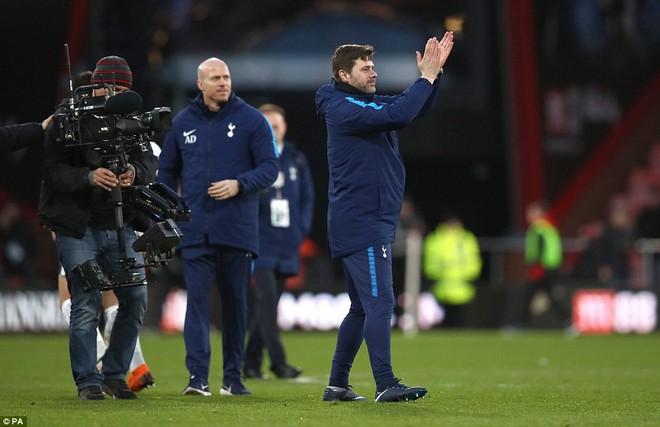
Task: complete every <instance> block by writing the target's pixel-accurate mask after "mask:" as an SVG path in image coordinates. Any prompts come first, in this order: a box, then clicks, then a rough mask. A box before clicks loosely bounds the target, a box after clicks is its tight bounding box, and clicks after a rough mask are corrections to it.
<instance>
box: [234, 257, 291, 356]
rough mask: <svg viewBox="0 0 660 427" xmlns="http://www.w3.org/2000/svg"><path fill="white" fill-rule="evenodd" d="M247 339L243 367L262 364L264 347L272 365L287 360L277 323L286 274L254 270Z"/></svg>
mask: <svg viewBox="0 0 660 427" xmlns="http://www.w3.org/2000/svg"><path fill="white" fill-rule="evenodd" d="M253 277H254V282H255V286H254V287H253V288H252V290H251V300H250V323H249V328H248V342H247V345H246V347H245V365H244V367H245V368H252V369H253V368H261V364H262V363H263V353H264V348H266V350H267V351H268V357H269V358H270V363H271V369H272V368H273V367H274V366H280V365H285V364H286V355H285V353H284V346H283V345H282V341H281V340H280V331H279V327H278V325H277V306H278V303H279V301H280V297H281V296H282V292H283V291H284V285H285V279H286V276H284V275H281V274H278V273H277V272H275V271H273V270H267V269H258V270H255V271H254V274H253Z"/></svg>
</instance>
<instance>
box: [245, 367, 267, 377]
mask: <svg viewBox="0 0 660 427" xmlns="http://www.w3.org/2000/svg"><path fill="white" fill-rule="evenodd" d="M243 377H244V378H257V379H260V380H267V379H268V375H266V374H264V373H263V372H261V369H259V368H243Z"/></svg>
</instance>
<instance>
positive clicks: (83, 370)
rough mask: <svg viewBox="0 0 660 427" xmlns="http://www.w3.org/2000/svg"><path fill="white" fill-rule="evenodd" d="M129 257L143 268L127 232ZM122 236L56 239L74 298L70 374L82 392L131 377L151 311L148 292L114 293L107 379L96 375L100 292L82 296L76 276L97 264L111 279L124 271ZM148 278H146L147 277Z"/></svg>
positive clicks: (106, 233) (104, 233)
mask: <svg viewBox="0 0 660 427" xmlns="http://www.w3.org/2000/svg"><path fill="white" fill-rule="evenodd" d="M124 239H125V243H126V256H127V257H128V258H135V259H136V262H137V263H138V264H143V263H144V262H143V259H142V255H141V254H140V253H138V252H135V251H134V250H133V248H132V245H133V242H134V241H135V232H134V231H133V228H131V227H126V228H125V229H124ZM117 240H118V239H117V230H101V229H96V228H91V227H87V230H86V231H85V236H84V237H83V238H82V239H76V238H74V237H70V236H65V235H63V234H58V235H57V239H56V242H57V248H58V251H59V254H60V262H61V264H62V266H63V267H64V271H65V272H66V278H67V281H68V284H69V290H70V292H71V323H70V325H69V354H70V357H71V371H72V372H73V378H74V380H75V382H76V386H77V387H78V390H81V389H83V388H85V387H89V386H91V385H100V384H101V380H102V378H105V379H124V378H125V377H126V373H127V372H128V369H129V366H130V363H131V358H132V357H133V352H134V351H135V343H136V342H137V338H138V335H139V333H140V328H141V327H142V319H143V318H144V313H145V312H146V310H147V287H146V286H144V285H138V286H126V287H120V288H116V289H114V293H115V294H116V295H117V299H118V300H119V308H118V310H117V317H116V319H115V323H114V326H113V328H112V333H111V335H110V342H109V343H108V349H107V351H106V353H105V355H104V356H103V374H101V373H99V372H98V370H97V369H96V363H97V358H98V357H99V356H100V355H99V356H97V354H96V328H97V327H98V324H99V309H100V305H101V292H99V291H96V290H92V291H89V292H84V291H83V280H82V278H81V277H80V276H79V275H78V274H75V273H73V272H72V271H71V269H72V268H73V267H75V266H76V265H79V264H82V263H84V262H85V261H87V260H89V259H94V260H96V262H97V263H98V265H99V266H100V267H101V269H102V270H103V272H104V273H105V274H106V275H107V276H108V277H111V276H113V275H114V274H116V273H117V272H119V271H120V269H121V268H120V264H119V246H118V242H117ZM142 277H144V273H142Z"/></svg>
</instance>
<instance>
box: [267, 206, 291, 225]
mask: <svg viewBox="0 0 660 427" xmlns="http://www.w3.org/2000/svg"><path fill="white" fill-rule="evenodd" d="M270 223H271V225H272V226H273V227H282V228H287V227H288V226H289V224H290V220H289V201H288V200H287V199H271V201H270Z"/></svg>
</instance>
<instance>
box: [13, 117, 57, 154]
mask: <svg viewBox="0 0 660 427" xmlns="http://www.w3.org/2000/svg"><path fill="white" fill-rule="evenodd" d="M52 119H53V116H50V117H48V118H47V119H46V120H44V121H43V122H41V123H37V122H31V123H22V124H18V125H9V126H2V127H0V156H4V155H5V154H9V153H11V152H14V151H18V150H20V149H21V148H25V147H29V146H30V145H32V144H37V143H39V142H41V141H43V139H44V131H45V130H46V128H47V127H48V125H49V124H50V122H51V121H52Z"/></svg>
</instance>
